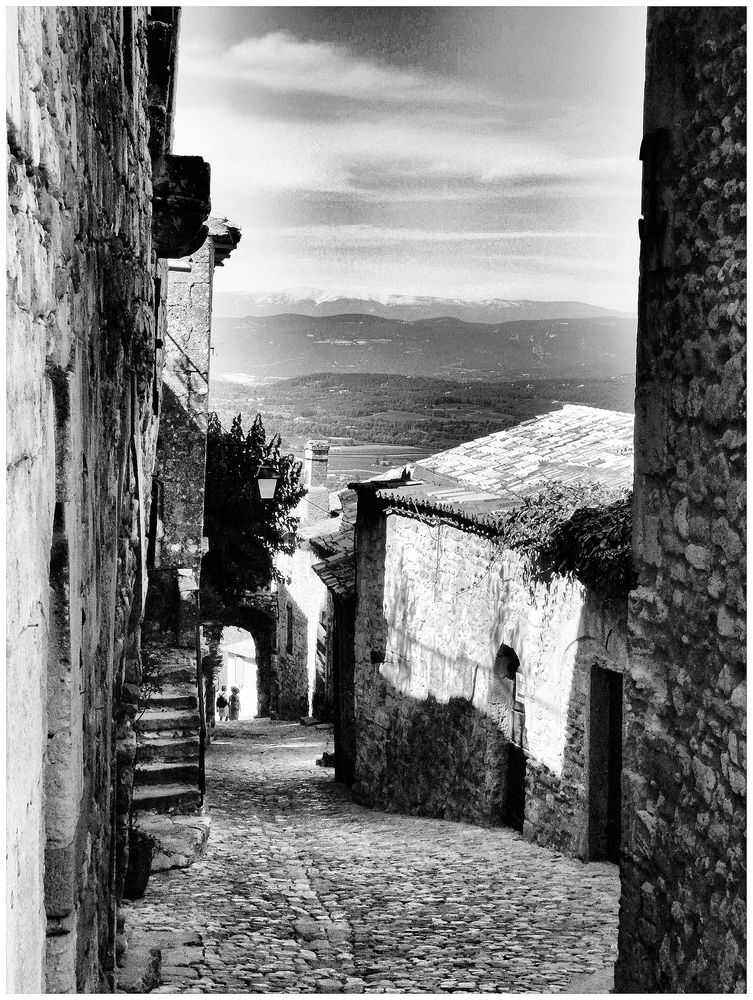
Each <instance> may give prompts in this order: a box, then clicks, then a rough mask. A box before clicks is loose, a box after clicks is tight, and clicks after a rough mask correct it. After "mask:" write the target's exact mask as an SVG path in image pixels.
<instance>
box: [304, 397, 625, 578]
mask: <svg viewBox="0 0 753 1000" xmlns="http://www.w3.org/2000/svg"><path fill="white" fill-rule="evenodd" d="M632 482H633V415H632V414H631V413H618V412H615V411H614V410H600V409H597V408H595V407H592V406H574V405H566V406H563V408H562V409H561V410H555V411H554V412H552V413H545V414H542V415H541V416H538V417H534V419H533V420H526V421H525V422H523V423H520V424H517V425H516V426H515V427H512V428H510V429H509V430H505V431H498V432H497V433H496V434H488V435H487V436H486V437H482V438H476V439H475V440H473V441H467V442H465V443H463V444H461V445H458V446H457V447H455V448H450V449H448V450H447V451H441V452H438V453H437V454H436V455H431V456H430V457H429V458H426V459H424V460H423V461H421V462H420V463H419V464H418V465H415V466H414V467H413V468H412V469H411V472H410V478H408V476H407V474H406V473H405V470H399V469H392V470H390V471H389V472H385V474H384V475H382V476H379V477H376V478H374V479H368V480H365V481H364V482H360V483H351V489H350V490H348V491H344V494H345V495H347V496H348V500H347V506H348V515H347V517H346V516H345V506H346V502H343V519H342V525H341V527H340V528H339V529H338V531H337V532H334V533H333V534H331V535H328V536H327V537H326V538H325V537H323V536H321V535H320V536H319V537H318V538H317V539H316V540H312V544H314V545H315V547H316V548H317V549H319V550H320V551H321V550H322V548H323V547H324V546H327V547H328V548H329V551H328V552H327V553H326V558H325V559H324V560H323V561H322V562H320V563H317V564H316V565H315V566H314V567H313V568H314V571H315V572H316V573H317V574H318V576H319V577H320V578H321V579H322V580H323V581H324V583H325V584H326V585H327V587H328V588H329V589H330V590H332V591H334V592H335V593H339V594H352V593H353V592H354V590H355V557H354V534H355V517H356V506H357V505H356V500H357V496H358V493H360V492H362V491H365V490H370V491H372V492H373V493H374V494H375V495H376V496H377V497H379V498H380V499H382V500H385V501H388V502H389V504H390V505H391V506H393V507H395V508H398V509H400V508H402V509H404V510H406V512H407V511H411V512H415V513H424V512H429V513H431V512H433V513H436V514H443V515H446V516H448V517H450V518H451V519H452V520H453V521H455V522H456V523H459V524H460V525H464V526H467V527H468V528H470V529H479V528H482V529H488V530H493V529H494V528H495V527H496V525H497V524H498V523H499V515H501V514H504V513H505V512H507V511H510V510H512V509H514V508H515V507H517V506H519V505H520V503H521V502H522V501H523V499H524V498H525V497H527V496H532V495H533V494H535V493H539V492H541V491H542V490H545V489H546V488H547V486H549V485H551V484H552V483H565V484H575V483H577V484H589V483H590V484H594V485H599V486H602V487H605V488H607V489H609V490H615V491H623V490H626V489H629V488H630V487H631V486H632ZM320 546H321V547H322V548H320Z"/></svg>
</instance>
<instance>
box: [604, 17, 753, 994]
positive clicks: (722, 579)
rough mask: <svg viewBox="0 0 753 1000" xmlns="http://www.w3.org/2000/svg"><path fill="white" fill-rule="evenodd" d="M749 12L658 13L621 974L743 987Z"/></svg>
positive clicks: (642, 322)
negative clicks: (746, 169) (746, 36)
mask: <svg viewBox="0 0 753 1000" xmlns="http://www.w3.org/2000/svg"><path fill="white" fill-rule="evenodd" d="M745 20H746V19H745V10H744V8H742V7H724V8H712V7H708V8H701V7H693V8H649V13H648V45H647V57H646V97H645V111H644V132H645V135H644V139H643V145H642V149H641V159H642V160H643V219H642V222H641V235H642V242H641V261H640V295H639V306H638V313H639V319H638V368H637V389H636V437H635V439H636V456H635V490H634V533H635V534H634V552H635V561H636V566H637V569H638V571H639V584H638V587H637V588H636V590H635V591H634V592H633V594H632V595H631V600H630V615H629V627H630V670H629V672H628V674H627V677H626V687H625V708H626V730H625V767H624V771H623V786H624V794H625V830H624V838H623V858H622V867H621V877H622V900H621V909H620V947H619V959H618V962H617V967H616V985H617V989H618V990H621V991H626V992H657V991H660V992H664V991H666V992H702V993H703V992H731V991H742V992H744V991H745V988H746V986H745V941H746V937H745V878H746V863H745V815H746V814H745V802H746V793H745V789H746V764H745V747H746V707H745V706H746V682H745V569H744V567H745V447H746V433H745V356H746V355H745V334H746V304H745V294H746V293H745V281H746V236H745V222H746V219H745V216H746V187H745V165H746V148H745V142H746V138H745V136H746V112H745V63H746V43H745Z"/></svg>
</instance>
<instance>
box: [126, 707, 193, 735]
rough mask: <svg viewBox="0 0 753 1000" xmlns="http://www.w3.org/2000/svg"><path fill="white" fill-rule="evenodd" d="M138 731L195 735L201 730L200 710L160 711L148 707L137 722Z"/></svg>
mask: <svg viewBox="0 0 753 1000" xmlns="http://www.w3.org/2000/svg"><path fill="white" fill-rule="evenodd" d="M135 728H136V731H137V732H141V733H164V734H165V735H167V734H168V733H176V734H179V735H181V736H195V735H196V733H198V731H199V714H198V711H193V712H190V711H189V712H183V711H169V710H168V711H164V712H162V711H160V710H159V709H153V708H148V709H147V710H146V712H144V714H143V715H142V716H141V718H140V719H139V720H138V722H137V723H136V727H135Z"/></svg>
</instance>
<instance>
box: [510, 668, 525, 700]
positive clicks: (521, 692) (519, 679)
mask: <svg viewBox="0 0 753 1000" xmlns="http://www.w3.org/2000/svg"><path fill="white" fill-rule="evenodd" d="M513 690H514V694H513V697H514V699H515V701H516V703H525V700H526V675H525V674H521V672H520V671H518V672H517V673H516V674H515V687H514V689H513Z"/></svg>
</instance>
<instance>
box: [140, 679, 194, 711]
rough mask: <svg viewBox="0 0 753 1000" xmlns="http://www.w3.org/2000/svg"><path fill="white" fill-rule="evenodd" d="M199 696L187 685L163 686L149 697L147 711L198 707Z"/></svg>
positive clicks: (183, 709)
mask: <svg viewBox="0 0 753 1000" xmlns="http://www.w3.org/2000/svg"><path fill="white" fill-rule="evenodd" d="M198 707H199V697H198V694H197V693H196V691H195V690H193V691H192V690H191V688H190V687H189V686H188V685H185V686H184V687H170V688H163V689H162V691H158V692H156V693H155V694H153V695H152V696H151V698H150V699H149V711H152V710H153V711H155V712H165V711H176V712H177V711H184V712H187V711H189V710H190V709H192V708H195V709H198Z"/></svg>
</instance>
